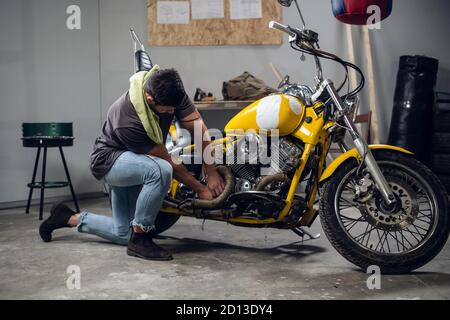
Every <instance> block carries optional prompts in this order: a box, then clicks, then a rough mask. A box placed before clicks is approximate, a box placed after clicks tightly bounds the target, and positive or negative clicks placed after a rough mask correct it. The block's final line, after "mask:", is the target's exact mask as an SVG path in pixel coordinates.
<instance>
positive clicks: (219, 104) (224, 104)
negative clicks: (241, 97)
mask: <svg viewBox="0 0 450 320" xmlns="http://www.w3.org/2000/svg"><path fill="white" fill-rule="evenodd" d="M253 102H254V101H223V100H220V101H196V102H194V104H195V106H196V107H197V109H198V110H200V111H207V110H242V109H244V108H245V107H247V106H249V105H250V104H252V103H253Z"/></svg>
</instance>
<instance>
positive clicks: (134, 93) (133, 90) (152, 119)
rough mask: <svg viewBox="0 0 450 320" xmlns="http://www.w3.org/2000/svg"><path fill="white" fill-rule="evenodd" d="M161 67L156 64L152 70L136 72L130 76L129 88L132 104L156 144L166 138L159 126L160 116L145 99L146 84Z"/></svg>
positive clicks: (148, 134)
mask: <svg viewBox="0 0 450 320" xmlns="http://www.w3.org/2000/svg"><path fill="white" fill-rule="evenodd" d="M159 69H160V68H159V66H158V65H155V66H154V67H153V68H152V69H151V70H150V71H141V72H138V73H136V74H134V75H133V76H132V77H131V78H130V90H129V94H130V100H131V104H132V105H133V107H134V110H136V113H137V115H138V116H139V119H140V120H141V122H142V125H143V126H144V129H145V132H146V133H147V136H148V137H149V138H150V139H151V140H152V141H153V142H155V143H156V144H162V143H163V141H164V139H163V134H162V130H161V127H160V126H159V117H158V116H157V115H156V113H155V112H154V111H153V110H152V109H151V108H150V107H149V106H148V104H147V100H146V99H145V95H144V84H145V82H146V81H147V80H148V79H149V78H150V77H151V76H152V75H153V74H154V73H156V72H157V71H159Z"/></svg>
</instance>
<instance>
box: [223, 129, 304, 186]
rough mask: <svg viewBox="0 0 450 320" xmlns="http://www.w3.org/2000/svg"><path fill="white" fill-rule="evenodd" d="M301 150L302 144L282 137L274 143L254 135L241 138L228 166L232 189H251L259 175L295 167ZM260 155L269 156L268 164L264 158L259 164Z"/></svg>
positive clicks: (287, 171)
mask: <svg viewBox="0 0 450 320" xmlns="http://www.w3.org/2000/svg"><path fill="white" fill-rule="evenodd" d="M268 146H270V147H269V148H268ZM255 149H256V150H258V152H257V153H255ZM268 149H270V150H268ZM303 150H304V148H303V145H301V144H300V143H295V142H292V141H290V139H289V138H286V137H282V138H280V139H279V143H278V144H274V145H272V144H271V143H264V142H262V141H261V138H260V137H259V136H257V135H256V134H255V135H247V136H246V137H245V138H242V140H241V141H240V142H238V143H236V146H235V148H234V150H233V151H234V155H233V156H234V162H233V164H232V165H231V170H232V171H233V174H234V176H235V177H236V184H235V192H245V191H250V190H253V189H254V187H255V185H256V184H257V182H258V180H259V179H260V178H261V176H269V175H275V174H278V173H286V174H287V173H289V172H290V171H292V170H293V169H295V168H296V167H297V166H298V164H299V161H300V157H301V155H302V153H303ZM268 151H269V152H268ZM261 154H265V155H270V163H269V164H268V163H267V161H265V163H262V161H261V157H260V155H261Z"/></svg>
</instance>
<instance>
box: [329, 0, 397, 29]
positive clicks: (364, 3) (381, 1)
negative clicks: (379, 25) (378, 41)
mask: <svg viewBox="0 0 450 320" xmlns="http://www.w3.org/2000/svg"><path fill="white" fill-rule="evenodd" d="M331 5H332V6H333V14H334V16H335V17H336V19H338V20H339V21H341V22H344V23H348V24H357V25H366V24H368V23H369V18H370V17H371V16H373V15H374V14H375V13H376V11H374V10H371V8H370V6H378V7H379V10H380V11H379V13H380V19H381V20H384V19H386V18H387V17H389V15H390V14H391V13H392V0H331ZM370 22H373V21H370Z"/></svg>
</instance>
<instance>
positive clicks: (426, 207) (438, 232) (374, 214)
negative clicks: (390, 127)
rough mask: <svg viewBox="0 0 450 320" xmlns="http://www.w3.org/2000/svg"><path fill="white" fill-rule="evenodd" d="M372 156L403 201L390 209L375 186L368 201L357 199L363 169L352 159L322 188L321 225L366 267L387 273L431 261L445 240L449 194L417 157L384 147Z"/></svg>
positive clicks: (346, 255) (341, 250)
mask: <svg viewBox="0 0 450 320" xmlns="http://www.w3.org/2000/svg"><path fill="white" fill-rule="evenodd" d="M374 157H375V159H376V160H377V163H378V164H379V166H380V169H381V170H382V172H383V174H384V175H385V177H386V179H387V180H388V183H389V184H390V185H391V188H392V189H393V192H394V194H395V196H396V198H397V200H398V201H397V202H398V203H399V206H398V207H396V208H394V207H391V208H388V207H387V206H386V205H384V202H383V201H382V200H381V196H380V195H379V193H378V192H377V191H376V190H375V191H374V195H373V199H372V200H370V201H368V202H367V203H364V204H361V203H358V202H357V201H355V198H354V190H355V188H354V187H355V184H356V183H358V182H357V181H359V179H360V178H361V176H358V173H360V172H361V171H362V170H363V168H359V165H358V163H357V162H356V161H355V160H354V159H351V160H348V161H347V162H345V163H344V164H343V165H341V166H340V167H339V168H338V169H337V170H336V172H335V173H334V175H333V176H332V177H331V178H330V180H328V181H327V182H326V183H325V184H324V186H323V188H322V196H321V199H320V219H321V223H322V227H323V229H324V232H325V234H326V235H327V238H328V239H329V241H330V242H331V244H332V245H333V247H334V248H335V249H336V250H337V251H338V252H339V253H340V254H341V255H342V256H343V257H344V258H346V259H347V260H348V261H350V262H351V263H353V264H355V265H357V266H358V267H360V268H362V269H363V270H367V268H368V267H369V266H378V267H379V268H380V270H381V272H382V273H385V274H401V273H407V272H410V271H412V270H415V269H417V268H420V267H422V266H423V265H425V264H426V263H428V262H429V261H430V260H432V259H433V258H434V257H435V256H436V255H437V254H438V253H439V252H440V251H441V249H442V248H443V246H444V245H445V243H446V241H447V238H448V236H449V232H450V221H449V213H450V212H449V199H448V195H447V193H446V191H445V189H444V187H443V185H442V183H441V182H440V181H439V179H438V178H437V177H436V175H435V174H434V173H432V172H431V170H430V169H428V168H427V167H426V166H425V165H423V164H422V163H421V162H419V161H417V160H415V159H414V158H412V157H410V156H407V155H403V154H399V153H395V152H390V151H385V150H375V151H374ZM352 193H353V194H352ZM358 230H359V231H358ZM361 231H362V233H361Z"/></svg>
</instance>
